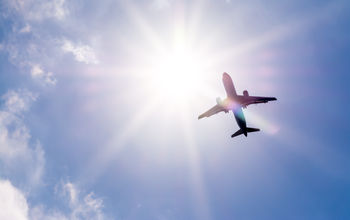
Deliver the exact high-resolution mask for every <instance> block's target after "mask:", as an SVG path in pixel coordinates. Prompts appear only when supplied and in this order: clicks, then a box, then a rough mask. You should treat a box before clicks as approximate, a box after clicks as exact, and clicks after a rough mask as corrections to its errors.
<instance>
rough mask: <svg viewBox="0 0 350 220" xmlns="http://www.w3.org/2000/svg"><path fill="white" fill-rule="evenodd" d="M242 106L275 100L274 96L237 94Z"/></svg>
mask: <svg viewBox="0 0 350 220" xmlns="http://www.w3.org/2000/svg"><path fill="white" fill-rule="evenodd" d="M238 98H239V100H240V103H241V105H242V107H247V106H248V105H251V104H259V103H267V102H269V101H276V100H277V99H276V98H275V97H259V96H244V95H243V96H242V95H239V96H238Z"/></svg>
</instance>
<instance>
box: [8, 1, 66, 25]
mask: <svg viewBox="0 0 350 220" xmlns="http://www.w3.org/2000/svg"><path fill="white" fill-rule="evenodd" d="M8 4H9V6H11V7H12V8H13V9H15V10H16V11H18V12H20V13H21V14H22V16H23V17H24V18H25V19H27V20H34V21H42V20H44V19H47V18H54V19H58V20H62V19H63V18H65V16H66V15H67V14H68V10H67V8H66V7H65V0H51V1H46V0H9V1H8Z"/></svg>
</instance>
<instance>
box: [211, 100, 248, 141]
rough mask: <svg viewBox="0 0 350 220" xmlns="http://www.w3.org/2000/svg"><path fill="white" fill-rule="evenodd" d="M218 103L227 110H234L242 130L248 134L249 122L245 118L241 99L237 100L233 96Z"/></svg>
mask: <svg viewBox="0 0 350 220" xmlns="http://www.w3.org/2000/svg"><path fill="white" fill-rule="evenodd" d="M237 98H238V97H237ZM218 104H220V105H221V106H222V107H223V108H224V109H225V110H226V111H225V112H228V111H232V112H233V114H234V116H235V119H236V122H237V124H238V126H239V128H240V129H241V130H242V132H243V134H244V135H245V136H247V122H246V120H245V117H244V113H243V110H242V106H241V104H240V103H239V101H236V100H234V99H233V98H226V99H224V100H222V101H221V102H220V103H218Z"/></svg>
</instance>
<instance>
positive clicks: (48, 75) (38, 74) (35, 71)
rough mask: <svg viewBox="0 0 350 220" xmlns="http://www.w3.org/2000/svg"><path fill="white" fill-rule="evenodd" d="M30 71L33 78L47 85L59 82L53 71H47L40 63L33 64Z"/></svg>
mask: <svg viewBox="0 0 350 220" xmlns="http://www.w3.org/2000/svg"><path fill="white" fill-rule="evenodd" d="M30 73H31V75H32V78H33V79H36V80H39V82H41V83H43V84H45V85H55V84H56V82H57V80H56V78H55V77H54V76H53V74H52V72H45V71H44V70H43V69H42V67H41V66H40V65H39V64H33V65H32V68H31V71H30Z"/></svg>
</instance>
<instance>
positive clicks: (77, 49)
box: [61, 40, 99, 64]
mask: <svg viewBox="0 0 350 220" xmlns="http://www.w3.org/2000/svg"><path fill="white" fill-rule="evenodd" d="M61 48H62V50H63V51H64V52H66V53H72V54H73V55H74V57H75V60H77V61H78V62H83V63H86V64H89V63H92V64H97V63H99V61H98V59H97V57H96V54H95V52H94V50H93V49H92V48H91V47H90V46H88V45H83V44H74V43H73V42H71V41H69V40H64V41H63V43H62V47H61Z"/></svg>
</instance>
